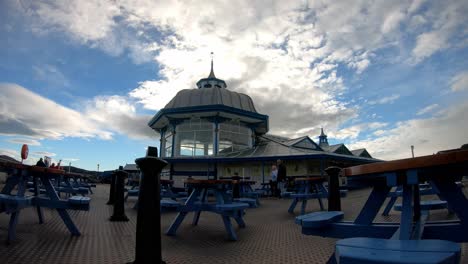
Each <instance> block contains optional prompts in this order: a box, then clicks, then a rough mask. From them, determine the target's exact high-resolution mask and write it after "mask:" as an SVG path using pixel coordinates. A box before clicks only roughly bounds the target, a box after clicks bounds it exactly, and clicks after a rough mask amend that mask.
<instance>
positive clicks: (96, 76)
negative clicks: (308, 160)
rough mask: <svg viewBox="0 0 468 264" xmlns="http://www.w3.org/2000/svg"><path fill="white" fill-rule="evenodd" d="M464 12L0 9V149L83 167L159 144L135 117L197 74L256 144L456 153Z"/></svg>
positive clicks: (374, 6) (250, 5) (268, 6)
mask: <svg viewBox="0 0 468 264" xmlns="http://www.w3.org/2000/svg"><path fill="white" fill-rule="evenodd" d="M467 13H468V2H467V1H424V0H422V1H385V0H382V1H380V0H377V1H365V0H363V1H347V0H343V1H297V2H293V1H272V0H271V1H153V0H146V1H145V0H141V1H134V0H132V1H128V0H121V1H120V0H114V1H106V0H101V1H99V0H92V1H91V0H87V1H79V0H76V1H32V0H21V1H15V0H6V1H0V39H1V41H0V154H6V155H10V156H13V157H16V158H18V156H19V150H20V148H21V144H23V143H27V144H29V146H30V159H28V162H30V163H32V162H35V160H36V159H37V157H40V156H44V155H49V156H52V158H53V159H55V160H58V159H62V160H63V162H64V163H66V164H68V163H69V162H72V164H73V165H76V166H80V167H83V168H87V169H96V168H97V164H100V170H107V169H115V168H117V166H118V165H124V164H125V163H133V161H134V159H135V158H137V157H141V156H143V155H144V154H145V148H146V146H148V145H154V146H159V141H158V135H157V134H156V133H155V132H154V131H152V130H151V129H149V128H148V127H147V122H148V121H149V119H150V118H151V117H152V116H153V115H154V114H156V112H157V111H158V110H159V109H161V108H162V107H164V105H165V104H166V103H167V102H168V101H169V100H170V99H171V98H172V97H173V96H174V95H175V94H176V93H177V92H178V91H180V90H182V89H188V88H194V87H195V83H196V82H197V81H198V80H199V79H200V78H204V77H206V76H207V75H208V73H209V64H210V52H214V54H215V55H214V57H215V73H216V76H217V77H219V78H221V79H224V80H225V81H226V82H227V85H228V89H231V90H233V91H237V92H243V93H246V94H248V95H250V96H251V97H252V98H253V100H254V102H255V106H256V108H257V111H258V112H260V113H262V114H266V115H269V116H270V129H271V130H270V133H272V134H277V135H284V136H289V137H298V136H303V135H309V136H310V137H311V138H312V139H314V140H316V138H317V136H318V134H319V131H320V128H321V127H323V128H324V129H325V132H326V133H327V134H328V136H329V141H330V143H332V144H333V143H341V142H343V143H345V144H346V145H347V146H348V147H349V148H350V149H355V148H361V147H365V148H367V149H368V151H369V152H370V153H371V154H372V155H373V156H374V157H377V158H381V159H396V158H404V157H409V156H410V155H411V151H410V146H411V145H414V146H415V154H416V155H417V156H419V155H427V154H432V153H434V152H437V151H438V150H442V149H449V148H457V147H460V146H461V145H462V144H464V143H468V136H467V135H468V134H467V132H466V131H468V100H467V99H468V48H467V47H468V27H467V26H466V25H468V16H466V14H467Z"/></svg>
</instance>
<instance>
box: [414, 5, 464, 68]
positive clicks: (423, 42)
mask: <svg viewBox="0 0 468 264" xmlns="http://www.w3.org/2000/svg"><path fill="white" fill-rule="evenodd" d="M431 7H432V8H430V9H428V11H426V12H425V13H424V15H425V16H427V17H428V20H430V21H433V22H432V29H431V30H430V31H426V32H423V33H421V34H420V35H419V36H418V37H417V38H416V45H415V47H414V48H413V50H412V57H411V58H410V62H411V63H419V62H420V61H422V60H424V59H425V58H428V57H430V56H431V55H433V54H434V53H436V52H438V51H441V50H444V49H447V48H449V47H452V46H455V45H456V43H458V41H454V40H455V39H457V38H458V37H459V34H458V32H459V30H461V29H463V28H465V25H466V23H467V22H468V18H467V16H466V13H467V12H468V5H467V4H466V2H464V1H450V2H434V3H432V6H431ZM423 19H424V20H425V18H424V17H423ZM461 36H462V35H461ZM462 37H463V36H462ZM465 39H466V38H465Z"/></svg>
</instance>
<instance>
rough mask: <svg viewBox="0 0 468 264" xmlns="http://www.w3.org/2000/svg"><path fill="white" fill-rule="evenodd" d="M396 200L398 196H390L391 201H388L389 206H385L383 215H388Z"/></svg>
mask: <svg viewBox="0 0 468 264" xmlns="http://www.w3.org/2000/svg"><path fill="white" fill-rule="evenodd" d="M396 200H397V197H390V201H388V203H387V206H386V207H385V210H384V211H383V213H382V215H384V216H387V215H388V214H389V213H390V211H391V210H392V208H393V205H394V204H395V202H396Z"/></svg>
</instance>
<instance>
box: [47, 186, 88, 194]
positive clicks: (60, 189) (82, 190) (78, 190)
mask: <svg viewBox="0 0 468 264" xmlns="http://www.w3.org/2000/svg"><path fill="white" fill-rule="evenodd" d="M55 190H56V191H57V192H63V193H72V194H75V193H76V194H83V195H85V194H89V189H88V188H85V187H68V186H67V187H57V188H55Z"/></svg>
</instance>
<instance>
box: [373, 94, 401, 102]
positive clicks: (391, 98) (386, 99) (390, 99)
mask: <svg viewBox="0 0 468 264" xmlns="http://www.w3.org/2000/svg"><path fill="white" fill-rule="evenodd" d="M398 98H400V95H399V94H393V95H390V96H386V97H383V98H380V99H377V100H371V101H369V102H367V103H368V104H370V105H375V104H391V103H393V102H394V101H395V100H397V99H398Z"/></svg>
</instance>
